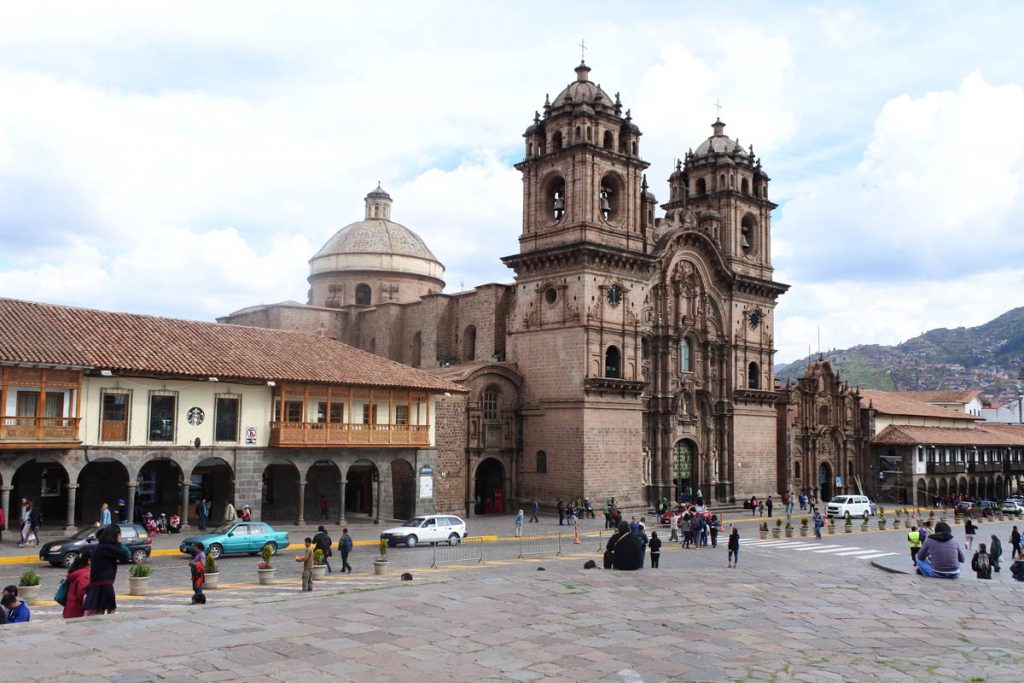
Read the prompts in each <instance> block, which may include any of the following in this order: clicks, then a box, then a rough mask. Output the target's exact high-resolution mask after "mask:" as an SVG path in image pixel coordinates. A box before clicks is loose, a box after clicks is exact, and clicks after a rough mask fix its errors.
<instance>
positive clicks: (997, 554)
mask: <svg viewBox="0 0 1024 683" xmlns="http://www.w3.org/2000/svg"><path fill="white" fill-rule="evenodd" d="M988 556H989V559H990V560H992V571H996V572H997V571H999V560H1000V559H1002V557H1003V544H1002V543H1000V541H999V537H998V536H996V535H995V534H992V545H990V546H989V547H988Z"/></svg>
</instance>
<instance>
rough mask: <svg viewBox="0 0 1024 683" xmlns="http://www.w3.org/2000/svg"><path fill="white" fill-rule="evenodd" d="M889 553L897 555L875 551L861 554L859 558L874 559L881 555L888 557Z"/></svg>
mask: <svg viewBox="0 0 1024 683" xmlns="http://www.w3.org/2000/svg"><path fill="white" fill-rule="evenodd" d="M889 555H896V553H874V554H873V555H861V556H860V557H858V558H857V559H858V560H874V559H876V558H879V557H887V556H889Z"/></svg>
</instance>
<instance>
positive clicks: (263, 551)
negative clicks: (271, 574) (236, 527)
mask: <svg viewBox="0 0 1024 683" xmlns="http://www.w3.org/2000/svg"><path fill="white" fill-rule="evenodd" d="M260 557H261V558H263V564H265V565H267V567H266V568H267V569H269V568H270V560H271V558H272V557H274V549H273V548H271V547H270V544H269V543H268V544H266V545H265V546H263V547H262V548H260Z"/></svg>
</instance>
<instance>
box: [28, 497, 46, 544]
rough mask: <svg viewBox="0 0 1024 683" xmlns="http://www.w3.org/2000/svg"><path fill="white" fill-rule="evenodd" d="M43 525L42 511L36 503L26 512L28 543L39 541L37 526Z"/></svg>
mask: <svg viewBox="0 0 1024 683" xmlns="http://www.w3.org/2000/svg"><path fill="white" fill-rule="evenodd" d="M42 525H43V511H42V510H40V509H39V506H38V505H33V506H32V509H31V510H29V513H28V533H29V543H30V544H31V545H35V544H37V543H39V527H41V526H42Z"/></svg>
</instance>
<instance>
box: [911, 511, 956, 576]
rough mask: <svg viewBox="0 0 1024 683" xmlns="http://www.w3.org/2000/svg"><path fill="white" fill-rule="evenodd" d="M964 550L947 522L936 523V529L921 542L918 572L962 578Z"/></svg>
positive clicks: (925, 574) (924, 574)
mask: <svg viewBox="0 0 1024 683" xmlns="http://www.w3.org/2000/svg"><path fill="white" fill-rule="evenodd" d="M964 560H965V558H964V551H963V550H961V549H960V544H959V543H957V542H956V541H955V540H954V539H953V532H952V531H951V530H950V528H949V525H948V524H946V523H945V522H939V523H938V524H936V525H935V531H934V532H933V533H930V534H928V537H927V538H926V539H925V540H924V543H922V544H921V549H920V550H918V551H917V559H916V560H915V561H916V562H917V573H918V574H920V575H921V576H929V577H933V578H939V579H958V578H960V565H961V564H963V563H964Z"/></svg>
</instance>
